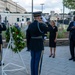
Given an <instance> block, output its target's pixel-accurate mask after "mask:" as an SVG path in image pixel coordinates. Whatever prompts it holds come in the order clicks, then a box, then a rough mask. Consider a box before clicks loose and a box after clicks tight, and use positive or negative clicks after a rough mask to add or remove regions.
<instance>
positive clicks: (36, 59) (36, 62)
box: [31, 50, 43, 75]
mask: <svg viewBox="0 0 75 75" xmlns="http://www.w3.org/2000/svg"><path fill="white" fill-rule="evenodd" d="M42 59H43V50H42V51H31V75H40V73H41V66H42Z"/></svg>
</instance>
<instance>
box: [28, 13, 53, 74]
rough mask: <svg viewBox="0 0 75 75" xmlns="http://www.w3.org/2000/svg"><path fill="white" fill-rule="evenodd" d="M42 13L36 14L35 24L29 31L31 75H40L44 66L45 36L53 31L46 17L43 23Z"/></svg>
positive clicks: (33, 23)
mask: <svg viewBox="0 0 75 75" xmlns="http://www.w3.org/2000/svg"><path fill="white" fill-rule="evenodd" d="M41 14H42V13H41V12H34V13H33V16H34V22H32V23H31V24H30V25H29V27H28V29H27V43H28V44H27V45H28V46H27V47H29V48H28V49H30V50H31V75H40V73H41V66H42V57H43V51H44V44H43V40H44V39H43V36H44V34H45V33H47V31H51V30H53V29H52V27H51V25H49V24H48V23H47V21H46V20H45V18H44V17H42V19H43V21H44V22H46V24H47V26H46V24H44V23H42V22H41Z"/></svg>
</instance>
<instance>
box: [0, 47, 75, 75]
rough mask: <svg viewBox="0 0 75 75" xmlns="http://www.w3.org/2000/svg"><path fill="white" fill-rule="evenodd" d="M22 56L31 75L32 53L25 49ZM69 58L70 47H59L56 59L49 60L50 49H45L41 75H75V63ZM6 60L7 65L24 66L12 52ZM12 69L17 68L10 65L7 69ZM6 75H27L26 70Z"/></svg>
mask: <svg viewBox="0 0 75 75" xmlns="http://www.w3.org/2000/svg"><path fill="white" fill-rule="evenodd" d="M4 52H5V49H4ZM21 55H22V57H23V59H24V63H25V64H26V67H27V69H28V72H29V75H30V52H27V51H26V48H25V49H24V50H23V51H22V52H21ZM10 58H13V59H10ZM69 58H70V53H69V47H68V46H57V50H56V57H55V58H49V47H45V51H44V57H43V65H42V73H41V75H75V62H73V61H69V60H68V59H69ZM5 59H6V60H5V64H6V63H8V62H11V61H12V62H13V63H17V64H19V65H22V63H21V61H20V59H19V57H18V55H17V54H12V53H11V52H9V53H7V55H6V58H5ZM11 68H15V66H13V65H9V66H8V67H7V69H11ZM0 71H1V67H0ZM6 73H7V75H27V74H26V71H25V70H22V71H16V72H6ZM0 75H1V72H0Z"/></svg>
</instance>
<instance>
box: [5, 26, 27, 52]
mask: <svg viewBox="0 0 75 75" xmlns="http://www.w3.org/2000/svg"><path fill="white" fill-rule="evenodd" d="M10 30H11V34H12V37H13V40H14V41H13V44H11V45H10V46H9V48H10V47H11V48H12V51H14V52H15V53H18V52H21V51H22V49H23V48H24V47H25V46H26V42H25V41H24V36H23V33H22V32H21V29H20V27H19V26H18V25H14V26H12V27H10V28H7V30H6V42H9V40H10V35H11V34H10Z"/></svg>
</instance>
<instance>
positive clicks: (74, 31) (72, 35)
mask: <svg viewBox="0 0 75 75" xmlns="http://www.w3.org/2000/svg"><path fill="white" fill-rule="evenodd" d="M73 26H74V21H72V22H71V23H70V24H69V26H68V28H67V31H69V39H71V38H72V39H73V40H75V29H73V28H72V27H73Z"/></svg>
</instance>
